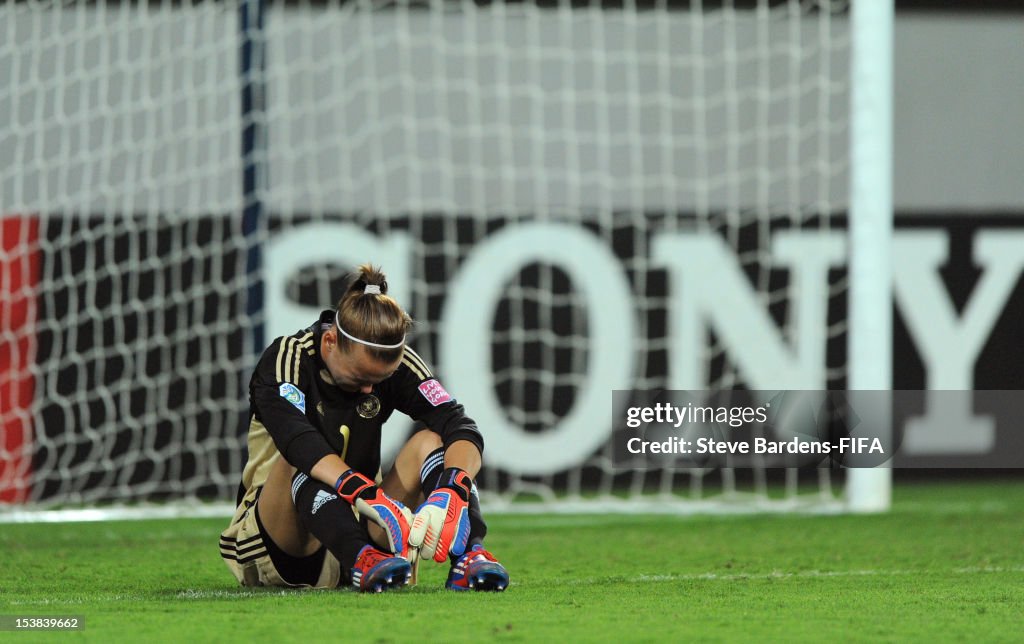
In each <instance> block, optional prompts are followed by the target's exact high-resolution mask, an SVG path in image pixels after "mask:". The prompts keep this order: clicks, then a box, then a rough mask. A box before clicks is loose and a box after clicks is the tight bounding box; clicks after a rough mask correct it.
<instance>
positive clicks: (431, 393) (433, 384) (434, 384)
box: [419, 378, 452, 407]
mask: <svg viewBox="0 0 1024 644" xmlns="http://www.w3.org/2000/svg"><path fill="white" fill-rule="evenodd" d="M419 390H420V393H421V394H423V397H424V398H426V399H427V402H429V403H430V404H431V405H433V406H434V407H437V406H438V405H440V404H441V403H446V402H448V401H449V400H451V399H452V397H451V395H449V394H448V392H447V391H445V390H444V387H442V386H441V383H439V382H438V381H437V380H435V379H434V378H431V379H430V380H426V381H424V382H421V383H420V386H419Z"/></svg>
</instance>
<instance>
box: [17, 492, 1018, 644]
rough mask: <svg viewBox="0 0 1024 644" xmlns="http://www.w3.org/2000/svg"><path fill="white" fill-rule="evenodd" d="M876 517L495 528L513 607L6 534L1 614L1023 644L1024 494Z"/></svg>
mask: <svg viewBox="0 0 1024 644" xmlns="http://www.w3.org/2000/svg"><path fill="white" fill-rule="evenodd" d="M894 497H895V498H894V506H893V509H892V511H891V512H889V513H887V514H883V515H874V516H791V515H761V516H730V517H662V516H641V517H621V516H616V515H614V514H603V515H594V516H557V515H535V516H512V515H505V516H495V517H491V519H490V521H489V523H490V527H491V537H490V538H489V539H488V546H489V547H490V548H491V549H492V550H493V551H494V552H495V553H497V554H498V555H499V557H500V558H501V559H502V560H503V562H504V563H505V564H506V566H507V567H508V568H509V570H510V572H511V575H512V586H511V588H510V589H509V590H508V591H507V592H505V593H503V594H484V593H479V594H477V593H465V594H454V593H450V592H447V591H444V590H443V589H442V588H441V586H442V583H443V580H444V575H445V572H446V567H445V568H442V567H441V566H437V565H427V564H424V565H423V566H422V567H421V569H420V584H419V586H417V587H416V588H410V589H404V590H402V591H399V592H394V593H385V594H383V595H375V596H374V595H359V594H357V593H353V592H348V591H282V590H280V589H245V588H241V587H239V586H237V585H236V584H235V582H234V579H233V578H232V577H231V576H230V574H229V573H228V570H227V568H226V567H225V566H224V564H223V563H222V562H221V560H220V557H219V556H218V554H217V552H218V550H217V536H218V533H219V531H220V529H221V527H222V525H223V524H224V523H225V522H226V520H227V519H226V518H225V520H223V521H215V520H174V521H171V520H162V521H124V522H100V523H75V524H61V525H52V524H50V525H47V524H28V525H0V552H2V554H0V561H2V562H3V566H2V570H3V575H2V576H0V614H2V615H7V616H11V615H43V614H46V615H79V616H83V617H84V618H85V629H84V630H82V631H80V632H75V633H24V632H23V633H10V632H6V633H0V640H4V641H38V640H50V641H52V640H57V639H60V640H61V641H64V640H70V639H80V640H95V641H104V642H107V641H114V642H120V641H182V640H191V641H194V642H207V641H218V642H219V641H234V642H245V641H281V642H325V641H340V640H343V639H345V640H356V641H375V642H387V641H395V642H404V641H425V642H441V641H446V642H447V641H484V640H491V639H496V640H509V641H554V640H556V639H557V640H568V639H572V640H585V641H593V640H598V641H665V640H666V638H672V639H673V640H675V639H681V638H687V639H692V638H696V639H700V640H711V641H715V640H720V641H733V640H752V639H756V640H762V639H768V640H774V641H820V640H823V639H839V640H843V641H858V640H863V641H878V640H882V641H907V640H915V641H924V640H928V641H931V640H940V641H949V640H962V641H963V640H966V641H1011V640H1017V641H1019V640H1021V639H1022V638H1024V552H1022V546H1024V517H1022V514H1021V510H1022V509H1024V485H1022V484H1020V483H999V484H994V483H971V484H967V483H964V484H955V485H954V484H943V485H927V486H925V485H916V486H897V488H896V490H895V494H894Z"/></svg>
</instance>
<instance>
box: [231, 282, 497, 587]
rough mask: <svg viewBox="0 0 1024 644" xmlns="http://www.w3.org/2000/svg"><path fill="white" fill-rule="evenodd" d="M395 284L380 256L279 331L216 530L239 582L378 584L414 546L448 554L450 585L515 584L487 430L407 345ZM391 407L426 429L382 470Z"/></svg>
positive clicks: (404, 573) (259, 374)
mask: <svg viewBox="0 0 1024 644" xmlns="http://www.w3.org/2000/svg"><path fill="white" fill-rule="evenodd" d="M387 290H388V287H387V282H386V281H385V276H384V274H383V273H381V272H380V270H379V269H378V268H375V267H372V266H370V265H363V266H361V267H359V269H358V273H357V274H356V275H355V276H354V278H352V279H351V281H350V286H349V287H348V289H347V290H346V292H345V293H344V295H343V296H342V298H341V300H340V301H339V302H338V306H337V308H336V309H335V310H332V311H324V312H323V313H321V314H320V319H319V320H317V321H316V322H314V323H313V325H312V326H310V327H308V328H306V329H304V330H302V331H299V332H298V333H296V334H294V335H290V336H286V337H282V338H278V339H276V340H274V342H273V343H271V345H270V346H269V347H268V348H267V350H266V351H265V352H264V353H263V356H262V357H261V358H260V361H259V364H258V365H257V366H256V371H255V373H253V376H252V380H251V381H250V383H249V409H250V421H249V437H248V441H249V460H248V462H247V463H246V465H245V469H244V471H243V472H242V482H241V485H240V486H239V490H238V507H237V509H236V511H235V515H234V517H233V518H232V521H231V525H229V526H228V528H227V529H226V530H225V531H224V532H223V533H222V534H221V537H220V552H221V556H222V557H223V558H224V561H225V562H226V563H227V565H228V568H230V569H231V572H233V573H234V575H235V577H236V578H237V579H238V581H239V582H240V583H241V584H243V585H246V586H258V585H264V586H312V587H317V588H324V587H330V588H333V587H337V586H341V585H347V584H351V585H353V586H355V587H356V588H358V589H359V590H361V591H372V592H381V591H383V590H387V589H391V588H398V587H401V586H403V585H405V584H406V583H408V581H409V578H410V576H411V571H412V567H411V565H410V562H409V556H410V552H412V554H415V553H416V552H417V551H418V553H419V555H420V556H421V557H423V558H427V559H433V560H434V561H437V562H444V561H445V560H446V559H450V560H451V570H450V572H449V573H448V579H447V581H446V583H445V586H446V587H447V588H449V589H452V590H469V589H475V590H488V591H500V590H504V589H505V588H506V587H507V586H508V582H509V578H508V573H507V572H506V571H505V568H504V567H503V566H502V565H501V564H500V563H498V561H497V560H496V559H495V558H494V556H493V555H491V553H489V552H487V551H486V550H484V548H483V538H484V536H485V535H486V533H487V526H486V525H485V524H484V521H483V517H482V515H481V514H480V501H479V498H478V497H477V494H476V487H475V485H474V484H473V477H475V476H476V474H477V472H478V471H479V469H480V456H481V452H482V450H483V438H482V437H481V435H480V432H479V431H478V430H477V427H476V424H475V423H474V422H473V420H472V419H470V418H468V417H467V416H466V415H465V414H464V413H463V408H462V405H460V404H458V403H457V402H456V401H455V399H453V398H452V397H451V396H450V395H449V394H448V392H446V391H445V389H444V387H442V386H441V384H440V383H439V382H438V381H437V379H436V378H435V377H434V375H433V374H432V373H431V371H430V368H429V367H427V365H426V363H424V361H423V360H422V359H421V358H420V357H419V356H418V355H417V354H416V352H415V351H413V350H412V349H410V348H409V347H408V346H407V345H406V335H407V333H408V332H409V328H410V326H411V325H412V320H411V319H410V318H409V315H408V314H407V313H406V312H405V311H404V310H402V308H401V306H399V304H398V303H397V302H396V301H395V300H394V299H393V298H391V297H389V296H388V294H387ZM395 410H398V411H400V412H402V413H405V414H408V415H409V416H411V417H412V418H414V419H416V420H418V421H421V422H422V423H423V424H425V425H426V427H428V428H429V429H424V430H421V431H419V432H417V433H416V434H414V435H413V436H412V437H411V438H410V439H409V440H408V442H406V443H405V445H404V446H403V447H402V449H401V451H400V452H399V454H398V456H397V458H396V459H395V463H394V466H393V467H392V468H391V470H390V471H389V472H388V473H387V475H386V476H384V477H383V480H381V478H380V445H381V426H382V425H383V424H384V421H386V420H387V419H388V417H389V416H391V413H392V412H394V411H395ZM375 481H376V482H375ZM412 507H415V508H417V510H416V513H415V515H413V514H412V513H411V512H410V511H409V510H408V509H407V508H412ZM410 548H412V549H413V550H412V551H410Z"/></svg>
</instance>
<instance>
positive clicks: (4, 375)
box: [0, 0, 893, 521]
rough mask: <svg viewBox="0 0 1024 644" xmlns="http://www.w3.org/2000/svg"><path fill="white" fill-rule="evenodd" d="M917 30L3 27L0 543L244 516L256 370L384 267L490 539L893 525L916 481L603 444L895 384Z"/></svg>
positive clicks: (652, 12) (709, 20)
mask: <svg viewBox="0 0 1024 644" xmlns="http://www.w3.org/2000/svg"><path fill="white" fill-rule="evenodd" d="M892 31H893V2H892V0H852V1H851V2H850V3H845V2H832V1H831V0H803V1H801V0H727V1H725V0H723V1H704V2H702V1H698V0H694V1H683V0H623V1H615V2H608V1H602V0H523V1H520V0H223V1H216V2H215V1H212V0H186V1H183V2H127V1H125V0H54V1H52V2H41V1H35V0H33V1H23V0H0V114H4V115H7V117H6V118H3V119H0V158H2V159H4V160H5V163H4V164H3V165H2V167H0V224H2V228H0V232H2V243H0V521H3V520H5V519H6V520H20V519H23V518H26V517H27V518H30V519H31V518H33V517H34V518H35V519H37V520H38V519H45V518H46V517H50V518H54V519H61V520H62V519H64V518H67V517H68V516H78V517H79V518H95V517H113V516H124V515H125V513H127V514H130V515H135V514H145V513H146V512H153V513H155V514H157V515H163V516H166V515H170V514H177V513H179V512H185V513H190V514H203V513H210V512H214V513H220V512H222V511H223V507H222V505H219V504H224V503H229V502H230V501H231V500H233V498H234V492H235V488H236V487H237V484H238V481H239V477H240V473H241V467H242V465H243V463H244V456H245V454H244V449H245V439H244V430H243V425H244V422H245V420H246V416H247V413H248V402H247V398H246V396H247V383H248V376H249V374H250V373H251V370H252V368H253V366H254V364H255V359H256V357H257V355H258V350H259V348H260V347H262V346H265V345H266V343H268V342H269V341H270V340H271V339H272V338H273V337H275V336H277V335H282V334H286V333H292V332H294V331H295V330H297V329H298V328H299V327H302V326H306V325H308V324H309V323H310V322H311V321H312V320H313V319H314V318H315V316H316V313H317V312H318V311H319V309H320V308H325V307H328V306H330V305H331V304H332V303H333V301H334V298H335V297H336V296H337V288H338V286H339V284H340V278H341V275H342V273H343V272H344V270H345V269H346V268H349V267H351V266H352V265H354V264H357V263H360V262H363V261H367V260H372V261H374V262H376V263H380V264H382V265H383V267H384V269H385V271H386V272H387V273H388V274H389V278H390V282H391V284H392V285H393V293H394V294H395V295H396V296H397V298H398V299H399V301H401V302H402V303H403V304H405V305H406V306H407V308H409V310H410V312H411V313H412V315H413V317H414V318H416V319H417V333H416V338H415V340H414V342H413V344H414V346H415V347H416V349H417V351H418V352H419V353H420V354H421V355H423V356H424V357H425V358H426V359H427V360H428V361H430V362H431V363H432V364H433V365H434V367H435V371H437V372H438V373H439V374H440V375H441V378H442V380H443V382H444V383H445V386H446V387H447V388H448V390H449V391H451V392H452V393H453V395H455V397H456V398H458V399H459V400H460V402H463V403H464V404H465V405H466V407H467V411H468V412H469V414H470V415H471V416H473V417H474V418H475V419H476V420H478V421H479V423H480V425H481V428H482V430H483V432H484V434H485V437H486V439H487V445H488V448H487V454H486V457H485V461H486V463H487V467H486V469H485V471H484V473H483V474H482V476H481V480H480V483H481V488H482V490H483V493H484V496H485V498H486V501H487V503H488V504H489V506H490V507H491V508H495V509H500V510H506V511H520V510H527V511H538V510H543V511H605V510H606V509H607V508H608V507H609V504H613V505H616V506H617V507H629V508H632V509H634V510H651V509H655V510H662V511H670V512H687V511H703V512H735V511H818V510H823V511H879V510H884V509H886V508H887V507H888V505H889V499H890V471H889V470H888V469H885V468H877V469H871V470H856V469H854V470H848V471H842V470H833V471H829V470H813V471H810V472H803V471H801V472H798V471H796V470H786V471H781V472H774V471H767V470H763V469H754V470H750V471H737V470H733V469H720V468H708V469H706V470H699V471H698V470H686V471H673V470H667V469H666V470H642V471H641V470H637V471H622V470H620V469H618V468H616V467H615V466H614V463H613V462H612V458H611V450H610V444H609V438H610V436H611V422H612V419H611V414H610V408H611V404H610V399H611V391H612V390H614V389H620V390H621V389H626V390H634V391H656V390H659V389H710V390H732V389H736V388H749V389H762V390H765V389H771V390H776V389H857V390H874V389H882V390H884V389H889V388H891V350H892V349H891V337H892V319H891V315H892V312H891V308H892V294H891V290H890V279H891V261H892V258H891V238H892ZM386 429H387V431H386V433H385V436H384V449H385V451H386V452H387V453H389V454H393V453H394V450H395V449H396V447H397V445H399V444H400V442H401V440H402V438H403V437H404V436H405V434H406V432H407V431H408V430H409V429H410V426H409V424H408V423H401V422H395V421H392V422H391V423H389V425H388V426H387V428H386ZM623 499H626V501H625V502H624V501H623ZM524 501H526V502H524ZM529 501H537V503H531V502H529ZM208 502H214V503H215V505H213V506H210V505H205V504H206V503H208ZM154 503H156V504H161V505H160V506H159V507H157V508H156V509H153V507H152V506H151V504H154ZM126 507H127V508H129V509H128V510H126ZM67 508H73V509H76V511H78V512H79V514H77V515H68V514H65V513H63V512H64V510H65V509H67ZM82 508H85V509H84V510H83V509H82ZM130 508H138V511H136V510H135V509H130ZM182 508H184V509H182ZM55 511H59V512H61V513H60V514H53V512H55ZM48 512H49V513H50V514H47V513H48Z"/></svg>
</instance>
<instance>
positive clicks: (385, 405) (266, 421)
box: [239, 311, 483, 496]
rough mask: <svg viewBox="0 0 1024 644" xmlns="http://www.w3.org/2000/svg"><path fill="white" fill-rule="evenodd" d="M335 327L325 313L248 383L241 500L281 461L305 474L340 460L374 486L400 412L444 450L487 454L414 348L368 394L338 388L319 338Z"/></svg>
mask: <svg viewBox="0 0 1024 644" xmlns="http://www.w3.org/2000/svg"><path fill="white" fill-rule="evenodd" d="M333 324H334V311H324V312H323V313H321V314H320V319H319V320H317V321H316V322H315V323H314V324H313V325H312V326H310V327H308V328H306V329H304V330H302V331H300V332H298V333H296V334H294V335H290V336H285V337H281V338H277V339H276V340H274V341H273V342H272V343H271V344H270V346H269V347H267V349H266V351H264V352H263V356H262V357H261V358H260V361H259V364H258V365H257V367H256V370H255V372H254V373H253V376H252V379H251V381H250V382H249V410H250V423H249V437H248V442H249V460H248V462H247V463H246V466H245V470H244V472H243V475H242V486H241V487H242V489H241V490H239V492H240V496H241V495H242V494H244V493H245V492H246V491H248V490H251V489H252V488H254V487H259V486H262V485H263V484H264V483H265V482H266V479H267V476H268V475H269V473H270V467H271V466H272V465H273V462H274V461H275V460H276V459H277V456H278V454H280V455H282V456H284V458H285V459H286V460H287V461H288V462H289V463H290V464H292V465H294V466H295V467H297V468H298V469H299V470H301V471H303V472H305V473H306V474H309V470H310V469H311V468H312V467H313V465H315V464H316V463H317V462H318V461H319V460H320V459H321V458H323V457H324V456H327V455H328V454H338V455H339V456H341V457H342V459H343V460H344V461H345V462H346V463H348V465H349V466H350V467H352V468H353V469H355V470H357V471H358V472H360V473H362V474H364V475H366V476H367V477H369V478H371V479H372V478H374V477H375V476H376V475H377V471H378V469H379V468H380V445H381V426H382V425H383V424H384V422H385V421H386V420H387V419H388V418H389V417H390V416H391V414H392V413H393V412H395V411H396V410H397V411H399V412H402V413H404V414H406V415H408V416H410V417H411V418H413V419H415V420H418V421H421V422H422V423H424V424H425V425H426V427H428V428H429V429H430V430H431V431H434V432H436V433H437V434H438V435H440V436H441V440H442V441H443V443H444V445H445V446H446V447H447V446H448V445H450V444H451V443H453V442H455V441H457V440H468V441H470V442H472V443H474V444H476V446H477V447H479V448H480V449H481V451H482V450H483V438H482V437H481V436H480V432H479V431H478V429H477V427H476V423H475V422H474V421H473V420H472V419H471V418H469V417H467V416H466V415H465V413H464V412H463V407H462V405H460V404H459V403H457V402H456V401H455V399H454V398H451V396H449V395H448V393H447V392H446V391H445V389H444V388H443V387H442V386H441V384H440V383H439V382H438V381H437V379H436V378H435V377H434V375H433V374H432V373H431V371H430V368H429V367H427V365H426V363H424V361H423V360H422V359H421V358H420V357H419V355H417V354H416V352H415V351H413V350H412V349H410V348H409V347H406V348H405V353H404V355H403V357H402V361H401V363H400V365H399V367H398V370H397V371H395V373H394V374H392V375H391V376H390V377H389V378H388V379H387V380H384V381H382V382H380V383H378V384H376V385H374V387H373V391H372V392H371V393H369V394H364V393H361V392H348V391H344V390H343V389H341V388H339V387H338V386H337V385H335V384H334V379H333V378H332V377H331V374H330V372H329V371H328V370H327V366H326V365H325V364H324V362H323V359H322V358H321V356H320V339H321V336H322V335H323V332H324V331H325V330H327V329H330V328H331V326H332V325H333Z"/></svg>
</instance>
